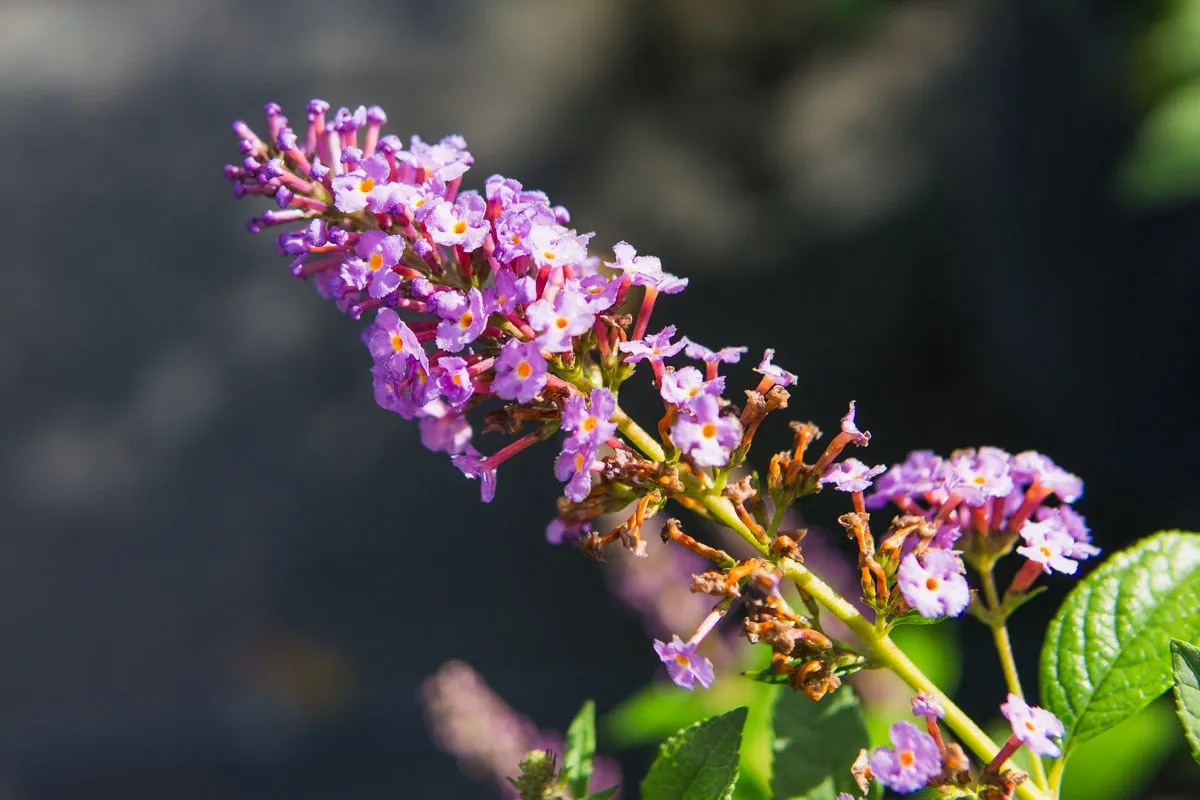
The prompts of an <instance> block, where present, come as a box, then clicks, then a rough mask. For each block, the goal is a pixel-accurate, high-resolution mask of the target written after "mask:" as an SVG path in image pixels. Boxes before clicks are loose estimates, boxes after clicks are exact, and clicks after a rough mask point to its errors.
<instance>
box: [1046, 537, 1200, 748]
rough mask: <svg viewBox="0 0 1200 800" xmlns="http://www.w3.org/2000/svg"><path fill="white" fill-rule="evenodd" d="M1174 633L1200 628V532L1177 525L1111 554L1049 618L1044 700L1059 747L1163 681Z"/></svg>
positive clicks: (1125, 713)
mask: <svg viewBox="0 0 1200 800" xmlns="http://www.w3.org/2000/svg"><path fill="white" fill-rule="evenodd" d="M1172 636H1174V637H1177V638H1185V639H1194V638H1196V637H1197V636H1200V535H1198V534H1194V533H1183V532H1181V531H1170V532H1167V533H1160V534H1157V535H1155V536H1151V537H1150V538H1148V539H1143V540H1142V541H1141V542H1138V543H1137V544H1136V545H1134V546H1133V547H1131V548H1129V549H1128V550H1124V551H1122V552H1120V553H1117V554H1116V555H1114V556H1113V557H1112V558H1110V559H1109V560H1108V561H1106V562H1105V563H1104V564H1102V565H1101V566H1100V568H1099V569H1097V570H1096V571H1095V572H1093V573H1092V574H1091V575H1089V576H1088V577H1087V578H1086V579H1085V580H1083V581H1081V582H1080V583H1079V585H1077V586H1076V587H1075V588H1074V589H1073V590H1072V591H1071V593H1070V594H1069V595H1067V599H1066V601H1065V602H1064V603H1063V605H1062V608H1060V609H1059V610H1058V613H1057V614H1056V615H1055V617H1054V619H1053V620H1052V621H1051V622H1050V628H1049V629H1048V630H1047V631H1046V642H1045V644H1044V646H1043V648H1042V667H1041V685H1042V700H1043V702H1044V703H1045V705H1046V707H1047V708H1048V709H1049V710H1050V711H1052V712H1054V713H1055V714H1057V715H1058V718H1059V719H1061V720H1062V721H1063V725H1064V726H1065V727H1066V733H1065V735H1064V736H1063V751H1064V753H1066V752H1069V751H1070V750H1071V748H1072V747H1074V746H1075V745H1077V744H1080V743H1081V742H1085V741H1087V740H1088V739H1090V738H1092V737H1093V736H1096V735H1097V734H1099V733H1100V732H1101V731H1104V730H1106V729H1108V728H1111V727H1112V726H1113V725H1116V724H1117V723H1119V722H1121V721H1122V720H1124V719H1127V718H1128V717H1130V716H1132V715H1133V714H1135V713H1136V712H1137V711H1138V710H1140V709H1142V708H1143V707H1145V706H1146V705H1147V704H1148V703H1150V701H1151V700H1153V699H1154V698H1156V697H1158V696H1159V695H1160V694H1162V693H1163V692H1165V691H1166V690H1167V689H1168V688H1169V687H1170V685H1171V654H1170V640H1171V637H1172Z"/></svg>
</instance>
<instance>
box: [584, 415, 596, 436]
mask: <svg viewBox="0 0 1200 800" xmlns="http://www.w3.org/2000/svg"><path fill="white" fill-rule="evenodd" d="M598 422H599V420H598V419H596V418H595V417H588V418H587V419H585V420H584V421H583V426H582V427H583V432H584V433H591V432H592V431H594V430H596V424H597V423H598Z"/></svg>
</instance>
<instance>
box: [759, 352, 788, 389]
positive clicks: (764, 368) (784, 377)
mask: <svg viewBox="0 0 1200 800" xmlns="http://www.w3.org/2000/svg"><path fill="white" fill-rule="evenodd" d="M774 358H775V351H774V350H773V349H771V348H768V349H767V350H766V351H764V352H763V357H762V361H760V362H759V363H758V366H757V367H755V368H754V371H755V372H757V373H758V374H760V375H766V376H767V377H768V378H770V379H771V380H772V381H774V382H775V383H777V384H779V385H780V386H791V385H792V384H794V383H795V382H796V380H797V378H796V376H795V375H793V374H792V373H790V372H788V371H787V370H786V369H783V368H781V367H777V366H775V365H774V364H772V363H771V361H772V360H773V359H774Z"/></svg>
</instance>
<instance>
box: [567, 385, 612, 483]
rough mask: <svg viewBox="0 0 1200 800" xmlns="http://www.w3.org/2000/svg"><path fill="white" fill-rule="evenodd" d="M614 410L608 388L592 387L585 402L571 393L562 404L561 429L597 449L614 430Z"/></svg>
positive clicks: (577, 440) (581, 442) (579, 441)
mask: <svg viewBox="0 0 1200 800" xmlns="http://www.w3.org/2000/svg"><path fill="white" fill-rule="evenodd" d="M616 411H617V398H615V397H614V396H613V393H612V392H610V391H609V390H608V389H592V391H591V394H589V395H588V400H587V401H586V402H585V401H584V399H583V397H582V396H580V395H577V394H573V395H571V396H570V397H568V398H567V402H566V403H564V404H563V412H562V429H563V430H564V431H570V432H573V433H574V434H575V435H574V436H572V437H571V439H573V440H574V441H576V442H578V443H580V444H587V445H589V446H590V447H592V448H594V449H597V448H599V447H600V445H602V444H604V443H605V442H606V441H608V439H609V437H610V436H612V435H613V433H615V432H616V430H617V424H616V423H615V422H613V421H612V417H613V414H615V413H616ZM560 480H561V479H560Z"/></svg>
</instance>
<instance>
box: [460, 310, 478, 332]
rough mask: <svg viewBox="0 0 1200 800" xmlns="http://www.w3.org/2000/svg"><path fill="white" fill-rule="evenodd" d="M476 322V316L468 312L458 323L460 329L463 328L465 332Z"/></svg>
mask: <svg viewBox="0 0 1200 800" xmlns="http://www.w3.org/2000/svg"><path fill="white" fill-rule="evenodd" d="M474 322H475V315H474V314H472V313H471V312H470V311H468V312H467V313H465V314H463V315H462V319H460V320H459V321H458V327H460V328H462V329H463V330H464V331H465V330H466V329H467V328H469V327H471V324H472V323H474Z"/></svg>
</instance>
